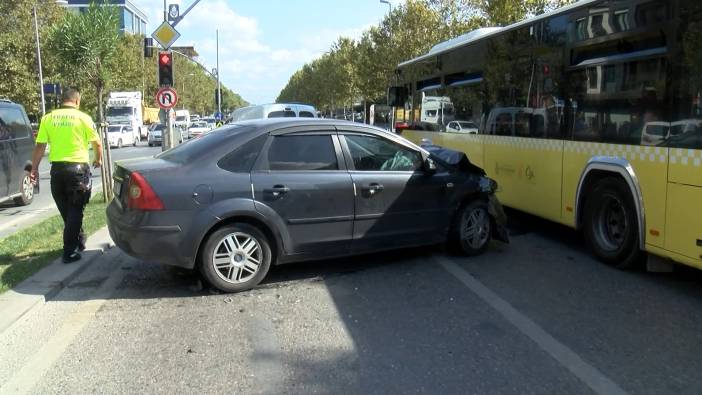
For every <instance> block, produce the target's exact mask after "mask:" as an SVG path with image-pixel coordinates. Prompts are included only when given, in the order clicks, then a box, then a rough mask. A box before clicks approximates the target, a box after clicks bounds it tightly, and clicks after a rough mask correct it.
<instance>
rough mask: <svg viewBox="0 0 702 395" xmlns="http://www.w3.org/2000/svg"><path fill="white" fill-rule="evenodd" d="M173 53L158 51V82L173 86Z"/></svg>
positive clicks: (162, 84) (161, 84)
mask: <svg viewBox="0 0 702 395" xmlns="http://www.w3.org/2000/svg"><path fill="white" fill-rule="evenodd" d="M173 83H174V81H173V53H172V52H170V51H161V52H159V53H158V84H159V85H160V86H173Z"/></svg>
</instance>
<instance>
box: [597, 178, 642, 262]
mask: <svg viewBox="0 0 702 395" xmlns="http://www.w3.org/2000/svg"><path fill="white" fill-rule="evenodd" d="M590 196H591V197H590V198H589V199H587V200H586V201H585V212H584V215H585V218H584V226H585V228H584V233H585V240H586V242H587V244H588V246H589V247H590V250H591V251H592V252H593V254H594V255H595V256H596V257H597V259H599V260H600V261H602V262H604V263H606V264H608V265H611V266H614V267H616V268H618V269H624V270H631V269H638V268H640V267H642V266H643V263H644V258H645V253H644V252H643V251H641V249H640V248H639V224H638V218H637V214H636V209H635V206H634V198H633V196H631V192H630V191H629V187H628V186H627V185H626V184H625V183H624V182H623V181H621V180H619V179H617V178H614V177H609V178H605V179H603V180H602V181H600V182H599V183H598V184H597V185H596V186H595V187H594V189H593V190H592V191H591V193H590Z"/></svg>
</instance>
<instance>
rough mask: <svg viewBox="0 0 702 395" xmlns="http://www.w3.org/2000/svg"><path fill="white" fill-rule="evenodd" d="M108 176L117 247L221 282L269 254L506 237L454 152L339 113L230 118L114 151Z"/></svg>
mask: <svg viewBox="0 0 702 395" xmlns="http://www.w3.org/2000/svg"><path fill="white" fill-rule="evenodd" d="M114 183H115V188H114V191H115V199H114V200H113V201H112V202H111V203H110V205H109V206H108V208H107V218H108V225H109V230H110V235H111V236H112V238H113V240H114V241H115V243H116V244H117V246H119V247H120V248H121V249H123V250H124V251H126V252H127V253H128V254H130V255H132V256H134V257H136V258H139V259H143V260H146V261H153V262H158V263H163V264H169V265H177V266H181V267H185V268H197V269H199V270H200V271H201V273H202V275H203V277H204V278H205V279H206V280H207V281H208V282H209V283H210V284H211V285H212V286H213V287H215V288H217V289H219V290H222V291H224V292H236V291H242V290H246V289H250V288H251V287H253V286H255V285H256V284H258V283H259V282H260V281H261V280H263V278H264V277H265V276H266V274H267V272H268V270H269V268H270V266H271V265H273V264H282V263H288V262H298V261H305V260H318V259H327V258H333V257H341V256H348V255H354V254H362V253H369V252H376V251H381V250H390V249H398V248H405V247H411V246H421V245H431V244H438V243H444V242H448V243H449V244H451V245H452V246H454V247H455V248H456V249H457V250H458V251H461V252H463V253H465V254H468V255H474V254H479V253H482V252H483V251H485V249H486V248H487V247H488V244H489V242H490V240H491V239H492V238H496V239H499V240H502V241H505V242H506V241H507V235H506V232H505V231H504V223H505V217H504V213H503V211H502V207H501V206H500V204H499V202H498V201H497V199H496V198H495V195H494V192H495V189H496V184H495V182H494V181H492V180H491V179H489V178H487V177H486V176H485V173H484V172H483V171H482V169H480V168H478V167H475V166H473V165H472V164H470V162H469V161H468V159H467V158H466V157H465V155H463V154H462V153H458V152H455V151H450V150H446V149H443V148H441V147H426V148H423V147H418V146H416V145H414V144H412V143H411V142H409V141H407V140H405V139H403V138H402V137H400V136H397V135H394V134H391V133H388V132H386V131H384V130H380V129H376V128H372V127H367V126H363V125H358V124H354V123H349V122H343V121H331V120H330V121H327V120H309V119H293V120H290V119H277V120H276V119H268V120H258V121H251V122H242V123H238V124H233V125H227V127H224V128H220V129H218V130H216V131H214V132H211V133H209V134H207V135H204V136H203V137H201V138H198V139H195V140H191V141H189V142H187V143H185V144H182V145H180V146H178V147H177V148H175V149H172V150H169V151H166V152H164V153H162V154H160V155H158V156H156V157H155V158H153V159H148V160H143V159H141V160H131V161H122V162H118V164H117V165H116V168H115V175H114Z"/></svg>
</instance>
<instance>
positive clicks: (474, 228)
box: [450, 199, 493, 256]
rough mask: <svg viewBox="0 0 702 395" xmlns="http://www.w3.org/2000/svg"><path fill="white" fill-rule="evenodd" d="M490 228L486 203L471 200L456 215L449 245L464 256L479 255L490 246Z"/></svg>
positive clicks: (491, 224) (479, 200) (490, 222)
mask: <svg viewBox="0 0 702 395" xmlns="http://www.w3.org/2000/svg"><path fill="white" fill-rule="evenodd" d="M492 227H493V223H492V218H491V217H490V212H489V211H488V205H487V203H486V202H485V201H483V200H482V199H478V200H473V201H471V202H469V203H467V204H465V205H463V206H462V207H461V208H460V209H459V210H458V212H457V213H456V217H455V218H454V223H453V227H452V229H451V235H450V244H451V245H452V247H454V249H455V250H457V251H458V252H460V253H462V254H464V255H468V256H474V255H480V254H482V253H483V252H485V250H487V248H488V246H489V245H490V239H491V236H492Z"/></svg>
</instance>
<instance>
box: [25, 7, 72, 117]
mask: <svg viewBox="0 0 702 395" xmlns="http://www.w3.org/2000/svg"><path fill="white" fill-rule="evenodd" d="M54 3H56V4H61V5H65V4H68V1H67V0H55V1H54ZM32 13H33V15H34V39H35V41H36V43H37V67H38V68H39V92H40V93H41V115H42V116H44V115H45V114H46V99H45V97H44V74H43V72H42V70H41V47H40V46H39V21H38V20H37V4H36V3H35V4H34V5H33V6H32Z"/></svg>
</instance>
